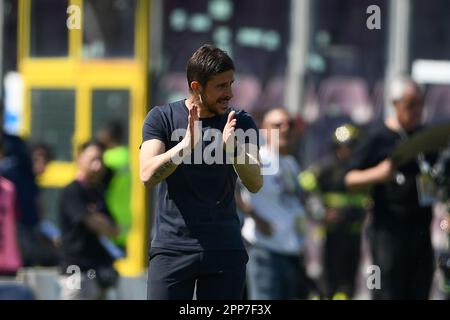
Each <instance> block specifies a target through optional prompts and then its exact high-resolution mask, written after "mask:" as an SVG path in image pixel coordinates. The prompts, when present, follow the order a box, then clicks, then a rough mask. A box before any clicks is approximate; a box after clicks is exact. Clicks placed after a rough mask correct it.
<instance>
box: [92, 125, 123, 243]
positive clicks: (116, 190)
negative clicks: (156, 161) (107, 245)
mask: <svg viewBox="0 0 450 320" xmlns="http://www.w3.org/2000/svg"><path fill="white" fill-rule="evenodd" d="M123 136H124V132H123V128H122V125H121V124H120V122H117V121H116V122H114V121H112V122H109V123H107V124H106V125H105V126H104V127H103V128H102V129H101V130H100V131H99V133H98V134H97V140H98V141H100V142H101V143H102V144H103V145H104V146H105V148H106V150H105V152H104V154H103V162H104V164H105V167H106V172H105V175H104V179H103V183H104V187H105V200H106V204H107V206H108V208H109V210H110V212H111V215H112V216H113V218H114V221H115V222H116V223H117V225H118V227H119V230H120V232H119V235H118V236H117V237H115V238H114V239H113V241H114V243H115V244H116V245H118V246H119V247H120V248H121V249H122V250H125V249H126V244H127V236H128V232H129V230H130V227H131V172H130V164H129V162H130V159H129V158H130V154H129V149H128V147H127V146H125V145H124V144H123Z"/></svg>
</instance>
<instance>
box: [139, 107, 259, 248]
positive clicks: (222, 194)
mask: <svg viewBox="0 0 450 320" xmlns="http://www.w3.org/2000/svg"><path fill="white" fill-rule="evenodd" d="M230 111H231V110H229V111H227V112H226V113H225V114H224V115H215V116H213V117H210V118H201V119H199V120H200V121H201V124H202V130H203V133H204V134H205V132H206V131H207V130H208V129H217V130H220V132H222V131H223V127H224V126H225V124H226V122H227V118H228V113H229V112H230ZM235 111H236V110H235ZM188 115H189V113H188V109H187V107H186V106H185V100H181V101H177V102H174V103H170V104H168V105H165V106H162V107H159V106H157V107H154V108H153V109H152V110H151V111H150V112H149V113H148V115H147V117H146V118H145V121H144V125H143V129H142V142H144V141H147V140H151V139H158V140H161V141H162V142H164V144H165V147H166V151H167V150H169V149H171V148H173V147H174V146H175V145H176V144H178V143H179V141H181V138H182V137H180V138H179V139H178V140H177V139H172V134H173V132H174V131H175V130H177V129H183V130H185V129H186V128H187V125H188ZM235 119H236V120H237V124H236V130H237V129H243V130H244V131H245V130H247V129H253V130H255V132H257V127H256V125H255V122H254V121H253V119H252V117H251V116H250V115H249V114H248V113H246V112H244V111H236V114H235ZM210 132H211V131H210ZM216 132H217V131H216ZM203 140H205V139H203ZM209 143H210V142H208V141H202V148H203V150H205V147H207V146H208V145H209ZM257 144H258V142H257ZM193 157H195V156H194V152H193V153H192V154H191V158H192V159H194V158H193ZM191 163H194V161H193V160H192V162H191ZM195 163H196V162H195ZM224 163H225V164H219V163H212V164H206V163H205V162H204V161H203V162H202V163H200V164H186V163H182V164H180V165H179V166H178V167H177V168H176V169H175V171H174V172H173V173H172V174H171V175H170V176H169V177H167V178H166V179H165V180H164V181H162V182H161V183H160V184H159V185H158V187H157V206H156V226H155V234H154V238H153V241H152V243H151V246H152V247H154V248H165V249H174V250H194V251H197V250H233V249H243V248H244V246H243V242H242V238H241V232H240V224H239V218H238V216H237V213H236V203H235V200H234V190H235V185H236V179H237V174H236V172H235V171H234V168H233V166H232V165H231V164H226V162H225V161H224Z"/></svg>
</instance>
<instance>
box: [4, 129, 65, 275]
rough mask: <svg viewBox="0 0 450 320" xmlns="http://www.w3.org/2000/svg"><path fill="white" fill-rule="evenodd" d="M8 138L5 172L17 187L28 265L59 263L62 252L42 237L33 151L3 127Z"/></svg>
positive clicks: (19, 231) (19, 223)
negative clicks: (59, 253) (58, 251)
mask: <svg viewBox="0 0 450 320" xmlns="http://www.w3.org/2000/svg"><path fill="white" fill-rule="evenodd" d="M0 137H2V138H3V142H4V159H3V161H2V163H1V165H0V172H1V174H2V175H3V176H4V177H5V178H7V179H8V180H10V181H11V182H12V183H13V184H14V186H15V189H16V191H17V198H16V205H17V210H18V220H17V234H18V240H19V248H20V253H21V256H22V262H23V266H24V267H32V266H55V265H57V263H58V253H57V251H56V250H55V248H54V247H53V246H52V245H49V243H48V242H47V241H46V240H45V239H44V238H43V237H42V233H41V231H40V223H41V221H42V214H41V212H40V209H41V208H40V205H39V188H38V186H37V184H36V180H35V175H34V172H33V163H32V160H31V154H30V150H29V148H28V146H27V145H26V143H25V142H24V141H23V140H22V139H21V138H20V137H18V136H15V135H10V134H7V133H6V132H4V131H3V130H2V129H0Z"/></svg>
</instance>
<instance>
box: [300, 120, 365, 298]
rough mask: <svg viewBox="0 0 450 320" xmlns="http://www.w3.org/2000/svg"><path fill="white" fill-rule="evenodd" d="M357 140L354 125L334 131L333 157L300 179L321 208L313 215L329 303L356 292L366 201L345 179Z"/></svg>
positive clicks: (313, 167) (308, 171) (349, 296)
mask: <svg viewBox="0 0 450 320" xmlns="http://www.w3.org/2000/svg"><path fill="white" fill-rule="evenodd" d="M358 138H359V130H358V129H357V128H356V127H355V126H354V125H352V124H350V123H346V124H343V125H341V126H339V127H337V128H336V129H335V131H334V133H333V135H332V147H331V149H332V152H333V154H332V155H331V156H330V157H328V158H326V159H325V160H324V161H322V163H319V164H317V165H314V166H312V167H311V168H310V169H308V170H306V171H304V172H302V173H301V174H300V175H299V181H300V184H301V186H302V187H303V189H304V190H305V191H306V192H308V196H309V197H310V199H309V200H311V201H314V200H316V199H317V198H318V200H319V201H320V204H321V206H320V207H319V208H320V209H319V212H316V214H314V213H312V215H313V216H315V217H316V218H317V219H318V220H319V221H321V222H322V223H323V225H324V228H325V243H324V248H323V249H324V253H323V255H322V258H323V260H322V264H323V267H324V277H323V278H324V279H323V280H324V286H325V292H326V296H327V298H328V299H351V298H353V296H354V292H355V282H356V275H357V271H358V267H359V262H360V250H361V232H362V225H363V221H364V217H365V211H366V208H367V206H368V204H369V198H368V197H367V195H366V194H365V193H357V192H350V191H348V190H347V188H346V186H345V183H344V177H345V174H346V170H347V168H348V165H349V162H350V161H351V159H352V156H353V152H354V148H355V145H356V143H357V141H358ZM315 197H316V198H315ZM307 202H310V201H307ZM308 209H310V208H309V206H308ZM311 210H314V208H313V206H311Z"/></svg>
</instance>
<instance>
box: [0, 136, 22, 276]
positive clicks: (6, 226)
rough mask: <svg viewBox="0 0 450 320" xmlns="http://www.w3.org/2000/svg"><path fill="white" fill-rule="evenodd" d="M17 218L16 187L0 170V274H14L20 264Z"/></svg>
mask: <svg viewBox="0 0 450 320" xmlns="http://www.w3.org/2000/svg"><path fill="white" fill-rule="evenodd" d="M3 148H4V144H3V139H2V138H1V137H0V165H1V164H2V162H3V161H4V156H3V152H4V151H3V150H4V149H3ZM17 218H18V212H17V204H16V189H15V187H14V184H13V183H12V182H11V181H9V180H7V179H6V178H4V177H3V176H2V173H1V171H0V276H15V274H16V272H17V271H18V270H19V268H20V267H21V266H22V258H21V255H20V251H19V244H18V239H17V231H16V221H17Z"/></svg>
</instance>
